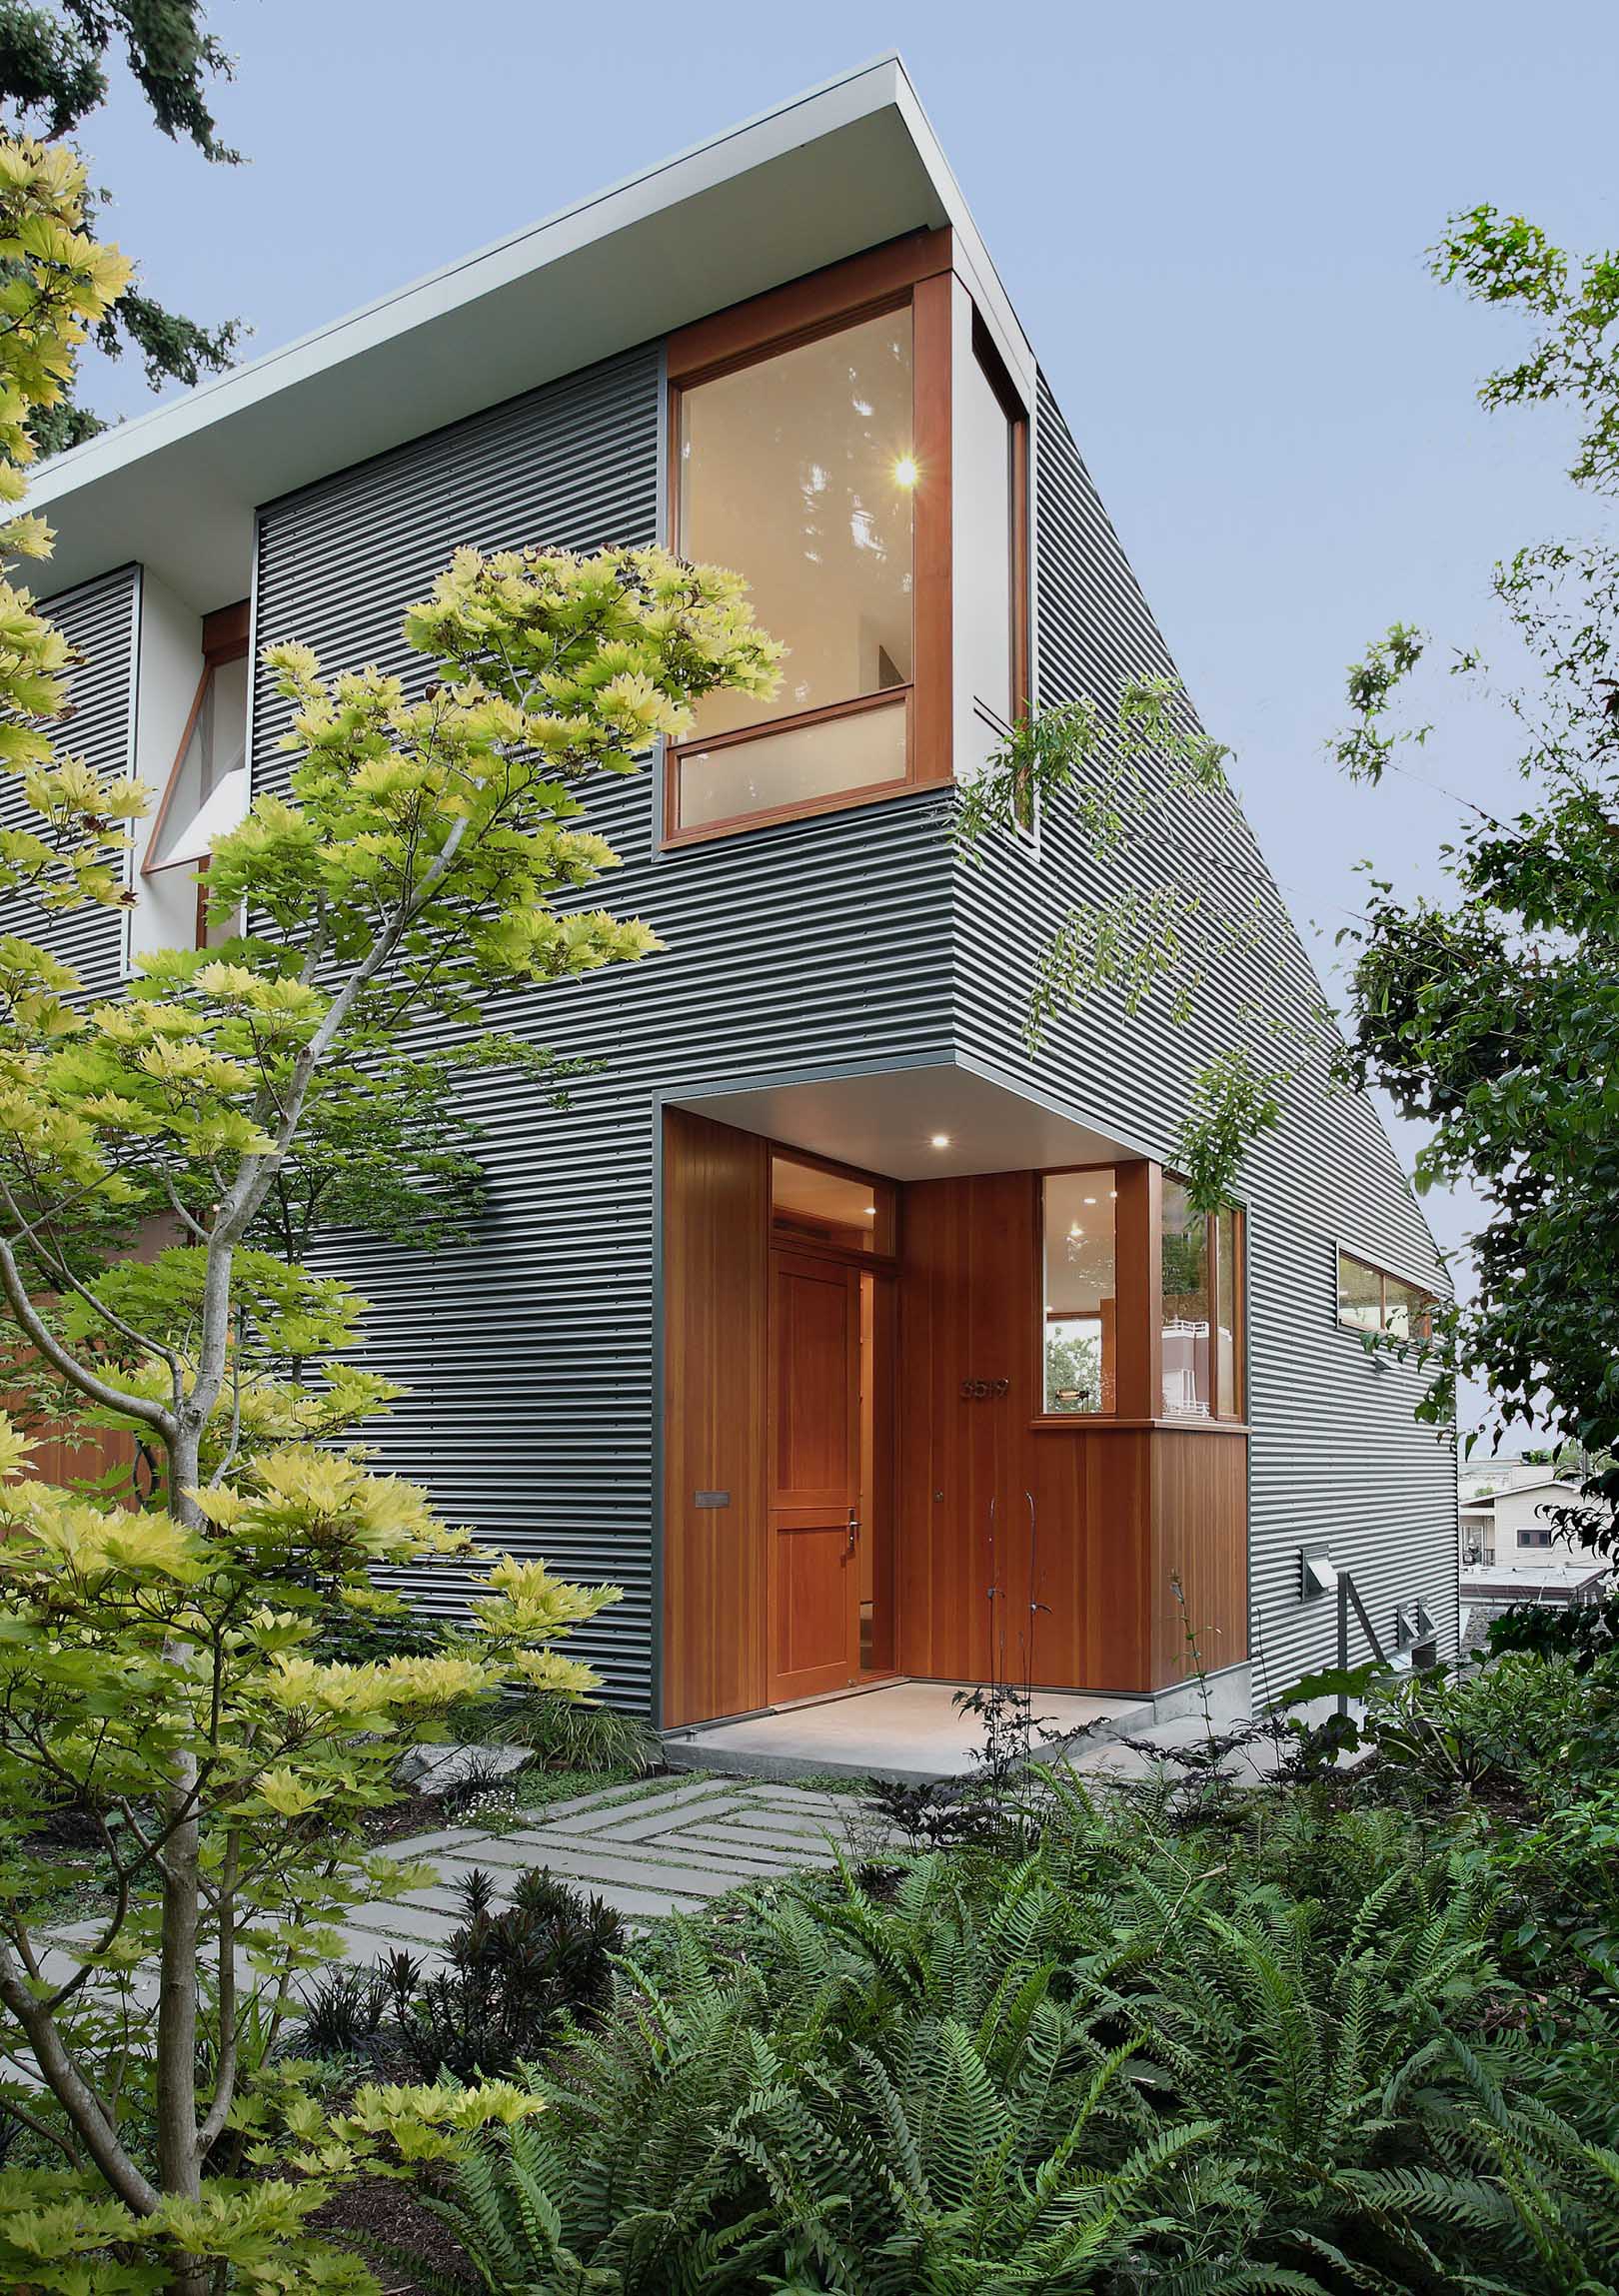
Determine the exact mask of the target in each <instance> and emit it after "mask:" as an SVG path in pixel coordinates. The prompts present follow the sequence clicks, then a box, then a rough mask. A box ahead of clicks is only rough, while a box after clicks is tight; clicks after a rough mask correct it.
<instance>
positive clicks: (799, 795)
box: [677, 700, 905, 829]
mask: <svg viewBox="0 0 1619 2296" xmlns="http://www.w3.org/2000/svg"><path fill="white" fill-rule="evenodd" d="M678 771H679V774H680V786H679V790H678V792H677V805H678V809H679V826H680V827H681V828H683V829H697V828H702V827H703V826H705V824H707V823H708V822H711V821H729V820H732V819H733V818H735V816H736V815H737V814H739V813H759V812H764V811H765V810H767V809H768V808H774V807H776V806H778V805H802V804H804V803H805V802H806V801H807V800H809V798H812V797H829V796H834V795H835V794H836V793H837V791H838V790H840V789H865V788H874V787H876V786H878V785H880V784H881V783H882V782H884V781H902V780H903V779H904V777H905V705H904V702H903V700H895V701H892V702H890V703H887V704H885V705H884V706H883V707H881V708H879V709H856V710H855V711H854V713H853V714H852V716H849V717H824V718H821V719H820V720H818V722H817V723H815V724H813V725H792V726H789V727H787V728H786V729H785V730H784V731H783V732H780V733H762V734H760V735H759V736H758V737H757V738H756V739H755V740H752V741H734V742H730V743H728V745H727V746H726V747H725V748H724V749H693V750H688V751H686V752H685V754H684V755H683V756H682V757H681V759H680V761H679V766H678Z"/></svg>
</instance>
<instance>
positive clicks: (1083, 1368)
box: [1041, 1166, 1118, 1415]
mask: <svg viewBox="0 0 1619 2296" xmlns="http://www.w3.org/2000/svg"><path fill="white" fill-rule="evenodd" d="M1041 1190H1042V1212H1041V1239H1042V1245H1041V1251H1042V1292H1041V1303H1042V1326H1041V1362H1042V1366H1043V1384H1044V1397H1043V1407H1044V1409H1045V1410H1046V1411H1047V1412H1048V1413H1051V1414H1053V1415H1065V1414H1072V1413H1088V1412H1110V1411H1116V1410H1117V1408H1118V1276H1117V1235H1116V1229H1117V1221H1116V1217H1115V1207H1116V1204H1117V1201H1118V1181H1117V1177H1116V1175H1115V1174H1114V1172H1113V1171H1112V1170H1111V1169H1110V1168H1109V1167H1105V1166H1104V1167H1102V1168H1100V1169H1098V1170H1096V1171H1089V1172H1048V1173H1047V1174H1046V1175H1045V1177H1044V1180H1043V1181H1042V1183H1041Z"/></svg>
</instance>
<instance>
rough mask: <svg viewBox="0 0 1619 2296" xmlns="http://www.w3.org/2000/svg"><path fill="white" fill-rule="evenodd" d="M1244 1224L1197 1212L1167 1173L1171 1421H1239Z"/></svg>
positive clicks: (1232, 1216)
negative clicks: (1242, 1240)
mask: <svg viewBox="0 0 1619 2296" xmlns="http://www.w3.org/2000/svg"><path fill="white" fill-rule="evenodd" d="M1241 1239H1242V1223H1241V1218H1240V1216H1239V1215H1238V1214H1237V1213H1235V1212H1231V1211H1225V1212H1220V1213H1217V1214H1214V1215H1213V1216H1210V1215H1209V1214H1208V1213H1205V1212H1195V1211H1193V1210H1192V1208H1191V1205H1190V1203H1189V1202H1188V1200H1187V1195H1186V1188H1185V1183H1184V1182H1183V1181H1180V1180H1176V1179H1174V1178H1172V1177H1171V1175H1170V1174H1168V1173H1165V1174H1164V1179H1163V1212H1162V1223H1161V1227H1160V1232H1159V1273H1160V1279H1161V1284H1162V1297H1163V1321H1162V1336H1161V1347H1162V1363H1163V1370H1162V1379H1163V1412H1164V1416H1165V1418H1168V1419H1240V1418H1241V1417H1242V1413H1243V1408H1244V1397H1243V1365H1242V1352H1243V1351H1242V1326H1241V1314H1242V1242H1241Z"/></svg>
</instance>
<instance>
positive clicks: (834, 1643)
mask: <svg viewBox="0 0 1619 2296" xmlns="http://www.w3.org/2000/svg"><path fill="white" fill-rule="evenodd" d="M847 1545H848V1535H847V1531H846V1529H845V1526H844V1525H843V1524H842V1523H815V1524H809V1525H798V1524H792V1523H781V1522H779V1523H778V1524H777V1527H776V1567H777V1575H778V1576H777V1604H776V1647H775V1651H774V1654H773V1657H774V1668H775V1674H776V1677H777V1679H778V1681H780V1682H783V1683H800V1682H802V1681H803V1680H804V1679H805V1678H808V1677H809V1676H814V1677H815V1678H816V1679H817V1681H819V1680H820V1679H821V1678H824V1680H823V1681H821V1687H822V1688H823V1689H827V1690H841V1689H842V1688H843V1687H844V1685H845V1683H846V1681H847V1678H848V1616H847V1613H848V1601H847V1589H846V1586H845V1580H846V1577H847V1563H846V1558H845V1549H846V1547H847ZM801 1695H802V1694H801Z"/></svg>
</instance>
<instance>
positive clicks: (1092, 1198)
mask: <svg viewBox="0 0 1619 2296" xmlns="http://www.w3.org/2000/svg"><path fill="white" fill-rule="evenodd" d="M1095 1201H1096V1199H1095V1197H1094V1196H1087V1197H1086V1198H1085V1202H1086V1203H1087V1204H1094V1202H1095Z"/></svg>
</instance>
